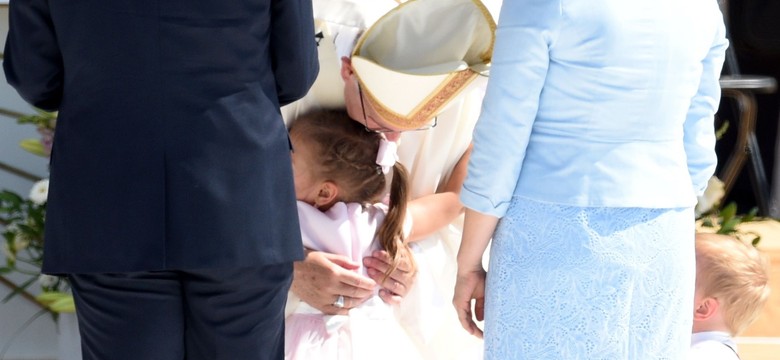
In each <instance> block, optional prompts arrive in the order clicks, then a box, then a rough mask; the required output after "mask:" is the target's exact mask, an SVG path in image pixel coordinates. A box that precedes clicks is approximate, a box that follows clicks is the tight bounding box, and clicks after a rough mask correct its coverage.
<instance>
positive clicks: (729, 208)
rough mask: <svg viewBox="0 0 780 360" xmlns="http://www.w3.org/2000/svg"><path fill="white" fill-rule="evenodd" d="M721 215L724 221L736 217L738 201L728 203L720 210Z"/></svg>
mask: <svg viewBox="0 0 780 360" xmlns="http://www.w3.org/2000/svg"><path fill="white" fill-rule="evenodd" d="M719 215H720V217H721V218H722V219H723V220H722V222H724V223H725V222H728V221H730V220H731V219H733V218H734V216H736V215H737V203H735V202H731V203H729V204H728V205H726V206H725V207H724V208H723V209H721V210H720V214H719Z"/></svg>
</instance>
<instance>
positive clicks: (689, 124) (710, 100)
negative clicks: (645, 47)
mask: <svg viewBox="0 0 780 360" xmlns="http://www.w3.org/2000/svg"><path fill="white" fill-rule="evenodd" d="M712 7H713V8H715V9H717V7H716V6H715V5H713V6H712ZM713 18H714V19H717V22H718V24H717V29H718V31H717V32H716V33H715V38H714V39H713V43H712V46H711V47H710V50H709V53H708V54H707V57H706V58H704V60H703V61H702V73H701V80H700V81H699V88H698V90H697V92H696V95H694V97H693V99H692V100H691V105H690V107H689V108H688V115H687V117H686V119H685V126H684V144H685V153H686V156H687V160H688V173H689V174H690V175H691V181H692V183H693V189H694V191H695V192H696V195H697V196H701V194H703V193H704V190H705V189H706V188H707V182H708V181H709V178H710V177H711V176H712V174H713V172H714V171H715V166H716V164H717V161H718V159H717V155H716V154H715V136H714V117H715V112H716V111H717V110H718V104H720V84H719V79H720V71H721V68H722V66H723V61H724V58H725V51H726V47H727V46H728V40H726V37H725V34H726V29H725V26H724V25H723V21H722V17H721V16H720V15H718V16H713Z"/></svg>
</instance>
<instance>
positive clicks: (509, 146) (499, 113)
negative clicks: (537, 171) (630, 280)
mask: <svg viewBox="0 0 780 360" xmlns="http://www.w3.org/2000/svg"><path fill="white" fill-rule="evenodd" d="M560 23H561V10H560V3H559V2H558V1H549V0H526V1H510V2H504V4H503V6H502V8H501V15H500V16H499V24H498V28H497V30H496V45H495V49H494V50H493V60H492V64H491V68H490V80H489V81H488V86H487V92H486V94H485V100H484V101H483V105H482V113H481V114H480V117H479V120H478V121H477V125H476V127H475V129H474V140H473V141H474V150H473V152H472V154H471V157H470V159H469V167H468V175H467V177H466V180H465V182H464V184H463V189H462V191H461V195H460V198H461V201H462V202H463V204H464V205H465V206H467V207H468V208H471V209H473V210H476V211H478V212H481V213H484V214H489V215H493V216H497V217H502V216H503V215H504V214H505V213H506V210H507V208H508V207H509V202H510V200H511V198H512V195H513V194H514V190H515V187H516V185H517V181H518V178H519V176H520V171H521V168H522V164H523V160H524V158H525V153H526V147H527V146H528V141H529V139H530V136H531V130H532V128H533V124H534V121H535V120H536V113H537V111H538V109H539V96H540V94H541V92H542V88H543V87H544V84H545V80H546V78H547V71H548V69H549V64H550V51H551V47H552V44H553V42H554V40H555V38H556V37H557V34H558V31H559V27H560Z"/></svg>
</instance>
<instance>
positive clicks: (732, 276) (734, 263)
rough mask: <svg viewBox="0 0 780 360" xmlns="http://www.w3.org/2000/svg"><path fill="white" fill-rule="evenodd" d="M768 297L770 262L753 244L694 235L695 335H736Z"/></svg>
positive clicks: (756, 314)
mask: <svg viewBox="0 0 780 360" xmlns="http://www.w3.org/2000/svg"><path fill="white" fill-rule="evenodd" d="M768 297H769V261H768V259H767V257H766V256H764V254H762V253H760V252H759V251H758V249H756V248H755V247H753V246H752V245H749V244H746V243H744V242H742V241H741V240H739V239H736V238H734V237H731V236H727V235H719V234H705V233H700V234H697V235H696V295H695V304H694V332H697V325H698V327H699V331H706V330H721V331H727V332H729V333H731V334H732V335H737V334H739V333H740V332H742V331H743V330H744V329H745V328H746V327H747V326H748V325H750V324H751V323H752V322H753V321H754V320H755V319H756V317H757V316H758V314H759V313H760V311H761V309H762V308H763V306H764V304H765V303H766V301H767V298H768Z"/></svg>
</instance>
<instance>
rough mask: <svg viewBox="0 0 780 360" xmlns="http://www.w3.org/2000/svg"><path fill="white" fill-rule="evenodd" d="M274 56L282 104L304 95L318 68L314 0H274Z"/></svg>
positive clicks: (272, 57)
mask: <svg viewBox="0 0 780 360" xmlns="http://www.w3.org/2000/svg"><path fill="white" fill-rule="evenodd" d="M272 11H273V14H272V15H271V19H272V22H273V24H272V29H271V49H272V50H271V51H272V54H271V59H272V61H273V71H274V76H276V90H277V93H278V96H279V104H280V105H281V106H284V105H287V104H289V103H291V102H293V101H295V100H298V99H300V98H302V97H303V96H304V95H306V93H307V92H308V91H309V88H310V87H311V85H312V84H314V80H315V79H316V78H317V73H318V72H319V61H318V59H317V43H316V42H315V39H314V14H313V12H312V4H311V0H273V4H272Z"/></svg>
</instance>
